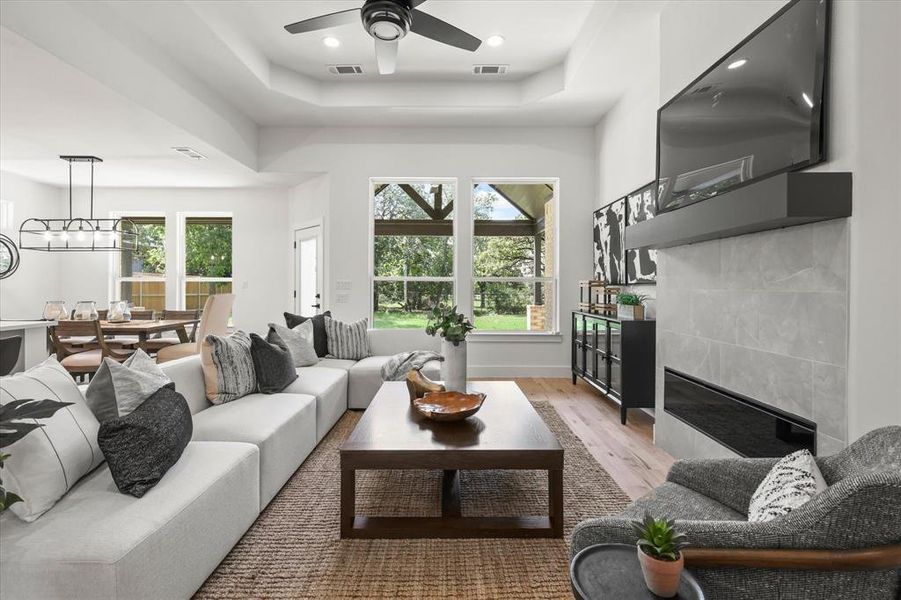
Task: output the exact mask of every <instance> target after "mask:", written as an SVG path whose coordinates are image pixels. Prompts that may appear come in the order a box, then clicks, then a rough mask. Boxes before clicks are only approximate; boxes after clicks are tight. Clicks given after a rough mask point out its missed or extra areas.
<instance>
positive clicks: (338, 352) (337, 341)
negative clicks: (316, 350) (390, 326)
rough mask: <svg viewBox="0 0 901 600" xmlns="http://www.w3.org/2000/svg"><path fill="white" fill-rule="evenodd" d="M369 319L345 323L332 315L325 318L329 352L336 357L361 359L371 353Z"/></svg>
mask: <svg viewBox="0 0 901 600" xmlns="http://www.w3.org/2000/svg"><path fill="white" fill-rule="evenodd" d="M367 329H369V319H360V320H359V321H355V322H353V323H344V322H343V321H338V320H337V319H333V318H331V317H326V318H325V331H326V333H327V337H328V353H329V355H330V356H332V357H334V358H343V359H348V360H360V359H361V358H366V357H367V356H369V355H370V351H369V334H368V333H367Z"/></svg>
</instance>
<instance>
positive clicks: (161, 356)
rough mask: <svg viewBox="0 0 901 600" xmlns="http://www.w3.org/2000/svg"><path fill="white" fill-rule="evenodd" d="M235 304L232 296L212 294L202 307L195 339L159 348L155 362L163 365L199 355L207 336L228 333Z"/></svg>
mask: <svg viewBox="0 0 901 600" xmlns="http://www.w3.org/2000/svg"><path fill="white" fill-rule="evenodd" d="M234 304H235V295H234V294H213V295H212V296H210V297H208V298H207V299H206V304H204V305H203V314H202V315H201V317H200V324H199V325H198V326H197V329H196V332H195V333H196V336H195V337H196V339H195V340H194V341H192V342H188V343H187V344H174V345H171V346H167V347H165V348H161V349H160V350H159V352H158V353H157V355H156V362H158V363H163V362H166V361H170V360H175V359H177V358H184V357H186V356H191V355H193V354H200V345H201V344H202V343H203V340H204V338H205V337H206V336H208V335H225V334H226V333H228V317H229V315H231V312H232V307H233V306H234Z"/></svg>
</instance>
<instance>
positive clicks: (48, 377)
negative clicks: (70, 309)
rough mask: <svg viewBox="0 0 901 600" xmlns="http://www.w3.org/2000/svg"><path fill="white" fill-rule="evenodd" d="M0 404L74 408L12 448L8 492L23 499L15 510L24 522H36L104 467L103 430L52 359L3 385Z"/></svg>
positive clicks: (62, 411)
mask: <svg viewBox="0 0 901 600" xmlns="http://www.w3.org/2000/svg"><path fill="white" fill-rule="evenodd" d="M0 390H2V391H0V404H4V405H5V404H8V403H9V402H12V401H14V400H24V399H26V398H27V399H33V400H45V399H49V400H57V401H59V402H71V403H72V404H71V406H66V407H63V408H61V409H59V410H58V411H56V414H54V415H53V416H52V417H50V418H49V419H41V421H40V422H41V423H43V425H44V426H43V427H41V428H39V429H35V430H33V431H31V432H29V433H28V435H26V436H25V437H23V438H21V439H20V440H18V441H17V442H15V443H13V444H12V445H10V446H7V447H5V448H3V452H4V453H6V454H9V458H8V459H6V461H5V462H4V464H3V487H4V488H5V489H6V490H7V491H9V492H15V493H16V494H17V495H18V496H19V497H21V498H22V500H23V501H22V502H17V503H15V504H13V505H12V506H11V507H10V510H11V511H12V512H13V513H15V514H16V516H18V517H19V518H20V519H22V520H23V521H28V522H31V521H34V520H35V519H37V518H38V517H40V516H41V515H42V514H44V513H45V512H47V511H48V510H50V508H52V507H53V505H54V504H55V503H56V501H57V500H59V499H60V498H62V497H63V495H65V493H66V492H67V491H68V490H69V489H70V488H71V487H72V486H73V485H75V484H76V482H78V480H79V479H81V478H82V477H84V476H85V475H87V474H88V473H90V472H91V471H93V470H94V469H95V468H96V467H97V465H99V464H100V463H102V462H103V454H102V453H101V452H100V447H99V446H98V445H97V431H98V429H99V428H100V424H99V423H98V422H97V419H96V418H95V417H94V414H93V413H92V412H91V409H89V408H88V405H87V403H86V402H85V400H84V397H83V396H82V395H81V392H80V391H79V390H78V386H77V385H76V384H75V380H74V379H72V376H71V375H69V373H68V372H67V371H66V370H65V369H64V368H63V367H62V365H60V364H59V363H58V362H57V360H56V358H55V357H52V356H51V357H50V358H48V359H47V360H45V361H44V362H42V363H41V364H39V365H37V366H36V367H32V368H31V369H29V370H27V371H25V372H24V373H17V374H16V375H13V376H12V377H4V378H3V379H0Z"/></svg>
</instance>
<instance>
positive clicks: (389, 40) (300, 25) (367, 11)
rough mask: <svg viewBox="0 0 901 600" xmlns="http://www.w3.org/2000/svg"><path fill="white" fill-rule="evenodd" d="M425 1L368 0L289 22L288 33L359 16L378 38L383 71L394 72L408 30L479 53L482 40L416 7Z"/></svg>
mask: <svg viewBox="0 0 901 600" xmlns="http://www.w3.org/2000/svg"><path fill="white" fill-rule="evenodd" d="M423 2H425V0H366V2H364V3H363V7H362V8H352V9H350V10H342V11H339V12H335V13H330V14H327V15H321V16H318V17H313V18H312V19H306V20H305V21H298V22H297V23H292V24H290V25H285V30H286V31H288V33H307V32H309V31H317V30H320V29H328V28H330V27H337V26H338V25H347V24H349V23H353V22H354V21H356V20H357V19H358V18H359V19H361V20H362V22H363V28H364V29H365V30H366V33H368V34H369V35H370V36H372V38H373V39H374V40H375V57H376V60H377V62H378V65H379V73H380V74H382V75H390V74H391V73H394V68H395V66H396V64H397V44H398V42H399V41H400V39H401V38H402V37H404V36H405V35H407V33H408V32H410V31H412V32H413V33H418V34H419V35H421V36H423V37H427V38H429V39H430V40H435V41H436V42H441V43H442V44H447V45H449V46H454V47H456V48H460V49H462V50H469V51H470V52H475V51H476V50H477V49H478V48H479V46H480V45H481V44H482V41H481V40H480V39H479V38H477V37H474V36H472V35H469V34H468V33H466V32H465V31H463V30H462V29H458V28H456V27H454V26H453V25H451V24H450V23H446V22H444V21H442V20H441V19H438V18H436V17H433V16H431V15H428V14H426V13H424V12H422V11H420V10H417V9H416V7H417V6H419V5H420V4H422V3H423Z"/></svg>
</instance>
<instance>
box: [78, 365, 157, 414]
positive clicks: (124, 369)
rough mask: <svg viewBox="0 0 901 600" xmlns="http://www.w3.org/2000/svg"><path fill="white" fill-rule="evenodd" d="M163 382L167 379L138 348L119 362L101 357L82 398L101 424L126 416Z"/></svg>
mask: <svg viewBox="0 0 901 600" xmlns="http://www.w3.org/2000/svg"><path fill="white" fill-rule="evenodd" d="M167 383H169V376H168V375H166V373H164V372H163V371H162V370H161V369H160V367H159V366H158V365H157V364H156V361H155V360H153V359H152V358H150V357H149V356H148V355H147V353H146V352H144V351H143V350H141V349H138V350H135V353H134V354H132V355H131V356H129V357H128V359H126V361H125V362H123V363H119V362H118V361H115V360H113V359H112V358H110V357H106V358H104V359H103V362H102V363H101V364H100V368H99V369H97V372H96V373H95V374H94V376H93V377H92V378H91V382H90V383H89V384H88V389H87V390H86V391H85V394H84V396H85V400H86V401H87V403H88V407H89V408H90V409H91V412H93V413H94V416H95V417H97V420H98V421H100V422H101V423H103V422H104V421H106V420H107V419H115V418H116V417H124V416H125V415H127V414H129V413H130V412H132V411H133V410H134V409H136V408H137V407H138V406H140V405H141V403H142V402H144V400H146V399H147V398H149V397H150V396H151V395H153V394H154V393H155V392H156V391H157V390H158V389H160V388H161V387H163V386H164V385H166V384H167Z"/></svg>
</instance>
